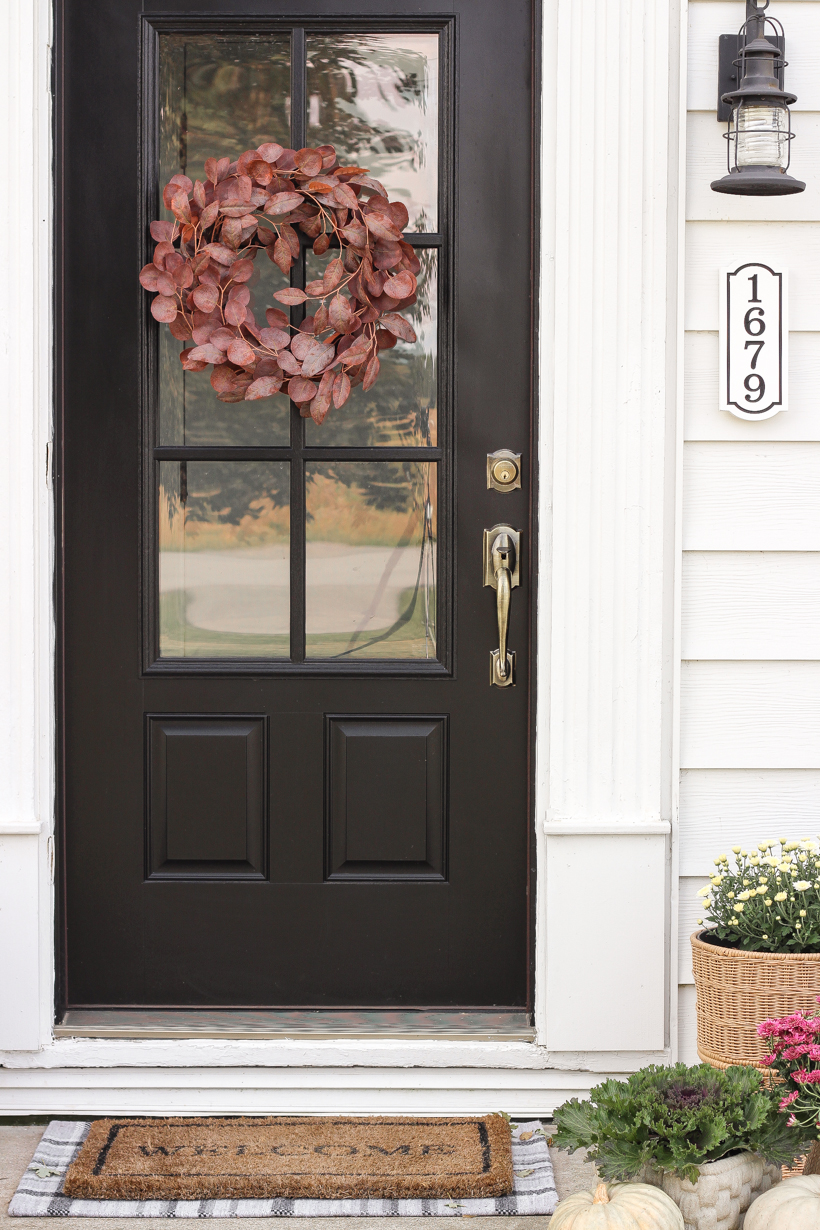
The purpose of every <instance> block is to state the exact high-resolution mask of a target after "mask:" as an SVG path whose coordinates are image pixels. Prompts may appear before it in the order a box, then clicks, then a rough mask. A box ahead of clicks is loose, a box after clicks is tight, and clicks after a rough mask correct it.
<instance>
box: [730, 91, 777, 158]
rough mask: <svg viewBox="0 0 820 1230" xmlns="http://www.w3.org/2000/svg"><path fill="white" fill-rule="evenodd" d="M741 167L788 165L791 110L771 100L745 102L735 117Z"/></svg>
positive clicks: (735, 112)
mask: <svg viewBox="0 0 820 1230" xmlns="http://www.w3.org/2000/svg"><path fill="white" fill-rule="evenodd" d="M732 121H733V128H734V130H735V131H734V134H733V135H734V137H735V140H736V142H737V162H736V165H737V166H739V167H786V166H788V163H789V114H788V111H787V109H786V108H785V107H781V106H777V105H772V104H771V103H741V105H740V106H739V107H736V108H735V110H734V114H733V117H732Z"/></svg>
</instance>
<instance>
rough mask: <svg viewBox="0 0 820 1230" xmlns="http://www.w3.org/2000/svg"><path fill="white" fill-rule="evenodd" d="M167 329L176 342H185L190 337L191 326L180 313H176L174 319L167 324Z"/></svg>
mask: <svg viewBox="0 0 820 1230" xmlns="http://www.w3.org/2000/svg"><path fill="white" fill-rule="evenodd" d="M168 328H169V329H170V330H171V337H175V338H176V339H177V341H178V342H187V341H188V339H189V338H190V336H191V326H190V325H189V324H188V322H187V320H186V319H185V317H184V316H183V315H182V313H181V312H179V313H177V317H176V319H175V320H172V321H171V322H170V323H169V325H168Z"/></svg>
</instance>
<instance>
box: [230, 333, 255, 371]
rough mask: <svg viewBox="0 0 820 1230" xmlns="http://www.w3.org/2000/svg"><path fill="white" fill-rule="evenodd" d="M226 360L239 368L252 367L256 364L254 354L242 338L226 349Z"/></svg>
mask: <svg viewBox="0 0 820 1230" xmlns="http://www.w3.org/2000/svg"><path fill="white" fill-rule="evenodd" d="M228 358H229V359H230V361H231V363H237V364H238V365H239V367H252V366H253V364H254V363H255V362H256V353H255V352H254V349H253V347H252V346H251V345H249V343H248V342H246V341H245V340H244V338H241V337H238V338H236V339H235V340H234V341H232V342H231V344H230V346H229V347H228Z"/></svg>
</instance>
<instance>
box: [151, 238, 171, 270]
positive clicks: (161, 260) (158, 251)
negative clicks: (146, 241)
mask: <svg viewBox="0 0 820 1230" xmlns="http://www.w3.org/2000/svg"><path fill="white" fill-rule="evenodd" d="M173 251H174V245H173V244H170V243H167V242H166V241H165V240H163V241H162V243H158V244H157V246H156V247H155V248H154V264H155V265H156V267H157V269H164V268H165V258H166V256H170V255H171V253H172V252H173Z"/></svg>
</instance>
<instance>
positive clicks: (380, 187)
mask: <svg viewBox="0 0 820 1230" xmlns="http://www.w3.org/2000/svg"><path fill="white" fill-rule="evenodd" d="M336 174H337V175H341V171H337V172H336ZM350 182H351V183H354V184H360V185H361V186H362V188H369V189H370V191H371V192H376V193H378V195H379V196H384V197H386V196H387V189H386V188H385V186H384V184H382V183H380V182H379V180H378V179H373V177H372V175H366V174H365V175H362V174H359V175H351V176H350Z"/></svg>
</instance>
